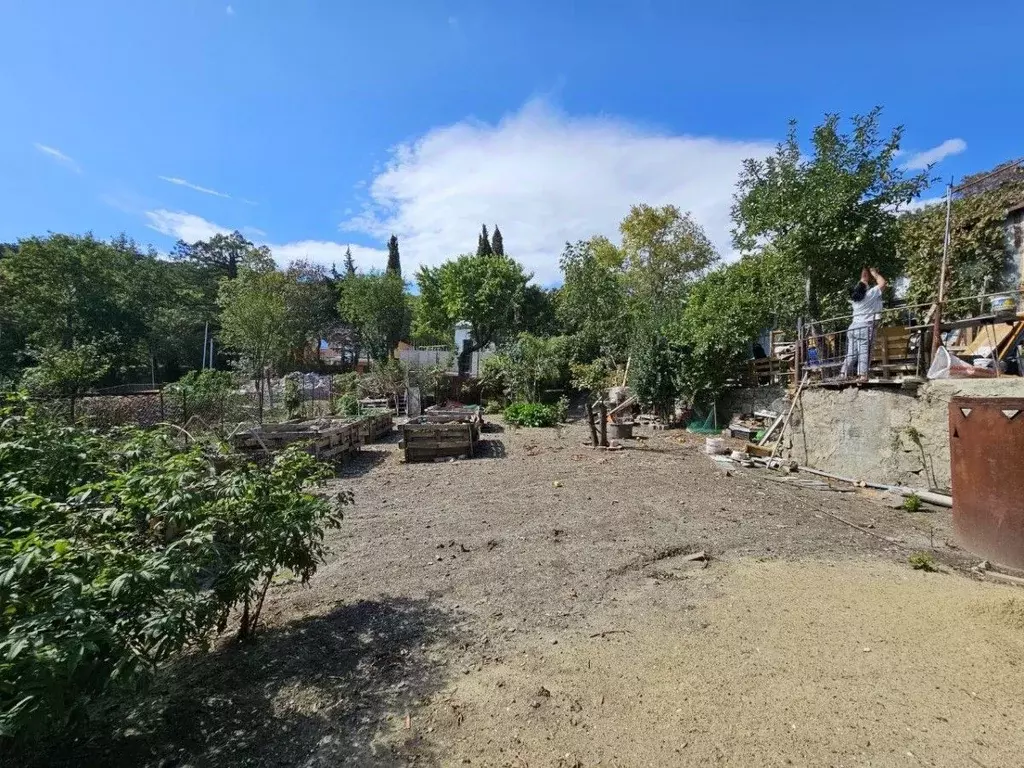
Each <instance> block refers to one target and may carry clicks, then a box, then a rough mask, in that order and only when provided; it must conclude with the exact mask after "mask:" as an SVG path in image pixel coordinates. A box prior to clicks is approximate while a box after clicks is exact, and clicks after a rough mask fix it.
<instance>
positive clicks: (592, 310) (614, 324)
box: [557, 237, 630, 363]
mask: <svg viewBox="0 0 1024 768" xmlns="http://www.w3.org/2000/svg"><path fill="white" fill-rule="evenodd" d="M612 251H616V249H615V246H613V245H612V244H611V243H609V242H608V241H607V240H606V239H605V238H602V237H596V238H592V239H590V240H580V241H578V242H576V243H571V244H570V243H566V245H565V250H564V251H563V252H562V257H561V260H560V265H561V268H562V288H561V290H560V291H559V294H558V303H557V313H558V319H559V320H560V321H561V323H562V327H563V328H564V330H565V333H567V334H569V336H570V349H571V353H570V354H571V357H572V360H573V361H574V362H576V363H589V362H591V361H593V360H595V359H597V358H599V357H603V358H609V359H611V360H613V361H618V360H625V358H626V347H627V346H628V343H629V338H630V317H629V313H628V311H627V299H626V288H625V281H624V279H623V276H622V274H621V272H620V271H619V270H618V269H617V268H615V267H613V266H611V263H614V259H610V258H609V254H610V253H611V252H612ZM616 253H617V251H616Z"/></svg>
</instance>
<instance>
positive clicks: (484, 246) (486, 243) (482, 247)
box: [476, 224, 494, 256]
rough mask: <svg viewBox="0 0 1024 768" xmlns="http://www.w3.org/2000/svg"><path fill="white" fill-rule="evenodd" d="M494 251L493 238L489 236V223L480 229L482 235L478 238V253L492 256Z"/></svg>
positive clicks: (478, 254)
mask: <svg viewBox="0 0 1024 768" xmlns="http://www.w3.org/2000/svg"><path fill="white" fill-rule="evenodd" d="M493 253H494V249H493V248H491V240H490V238H488V237H487V225H486V224H484V225H483V226H482V227H481V229H480V237H479V238H477V245H476V255H477V256H490V255H492V254H493Z"/></svg>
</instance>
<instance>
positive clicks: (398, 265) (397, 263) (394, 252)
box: [387, 235, 402, 277]
mask: <svg viewBox="0 0 1024 768" xmlns="http://www.w3.org/2000/svg"><path fill="white" fill-rule="evenodd" d="M387 271H388V272H390V273H391V274H393V275H398V276H399V277H401V276H402V258H401V256H399V254H398V238H397V237H395V236H394V235H392V236H391V239H390V240H388V268H387Z"/></svg>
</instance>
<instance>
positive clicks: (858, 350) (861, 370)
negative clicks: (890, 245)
mask: <svg viewBox="0 0 1024 768" xmlns="http://www.w3.org/2000/svg"><path fill="white" fill-rule="evenodd" d="M872 279H874V281H875V284H874V285H872V286H870V287H868V285H869V283H870V281H871V280H872ZM885 285H886V283H885V278H884V277H882V276H881V275H880V274H879V273H878V270H877V269H875V268H874V267H870V268H869V267H864V269H862V270H861V272H860V282H859V283H857V284H856V285H855V286H854V287H853V288H851V289H850V306H851V307H852V308H853V320H852V321H851V322H850V329H849V330H848V331H847V332H846V360H844V361H843V367H842V369H841V370H840V371H839V377H840V378H843V379H845V378H848V377H849V376H850V373H851V369H852V368H853V367H854V366H856V367H857V379H858V380H859V381H861V382H864V381H867V378H868V367H869V366H870V365H871V347H872V345H873V344H874V341H875V320H876V319H877V317H878V315H879V314H881V312H882V289H883V288H885Z"/></svg>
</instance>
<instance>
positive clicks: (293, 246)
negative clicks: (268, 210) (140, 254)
mask: <svg viewBox="0 0 1024 768" xmlns="http://www.w3.org/2000/svg"><path fill="white" fill-rule="evenodd" d="M146 219H147V222H148V223H147V226H148V227H149V228H150V229H152V230H155V231H156V232H159V233H160V234H162V235H167V236H168V237H173V238H174V239H176V240H184V241H185V242H186V243H194V242H195V241H196V240H207V239H209V238H211V237H213V236H214V235H217V234H228V233H229V232H230V231H231V229H229V228H228V227H224V226H221V225H220V224H216V223H214V222H212V221H208V220H207V219H204V218H203V217H202V216H198V215H196V214H194V213H187V212H185V211H169V210H166V209H163V208H161V209H158V210H154V211H146ZM241 231H242V232H243V233H244V234H245V235H247V236H249V237H250V238H252V239H254V240H255V241H256V243H257V245H266V246H267V247H268V248H270V252H271V253H272V254H273V256H274V260H275V261H276V262H277V263H278V264H279V265H280V266H282V267H283V266H286V265H287V264H288V263H289V262H292V261H296V260H297V259H305V260H307V261H312V262H314V263H316V264H323V265H324V266H330V265H332V264H338V265H340V264H341V263H342V262H343V261H344V260H345V250H346V249H347V248H351V249H352V258H353V259H355V262H356V265H357V266H358V267H359V269H362V270H370V269H383V268H384V267H385V266H386V265H387V261H388V252H387V251H386V250H384V249H378V248H368V247H366V246H364V245H356V244H351V243H338V242H334V241H332V240H298V241H294V242H290V243H271V242H268V241H267V240H266V239H265V238H266V232H264V231H263V230H261V229H257V228H256V227H242V228H241Z"/></svg>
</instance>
